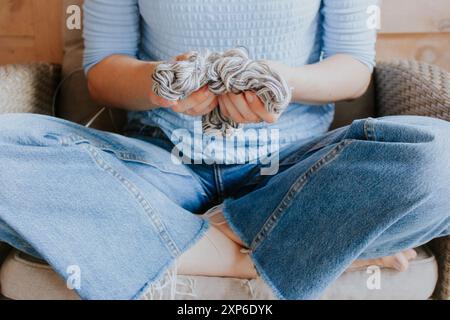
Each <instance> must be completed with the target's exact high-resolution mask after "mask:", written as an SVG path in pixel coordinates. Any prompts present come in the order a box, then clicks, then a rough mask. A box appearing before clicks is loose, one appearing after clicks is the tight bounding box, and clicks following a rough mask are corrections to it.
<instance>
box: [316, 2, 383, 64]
mask: <svg viewBox="0 0 450 320" xmlns="http://www.w3.org/2000/svg"><path fill="white" fill-rule="evenodd" d="M379 2H380V1H379V0H323V7H322V17H323V23H322V44H323V46H322V51H323V57H324V58H327V57H330V56H332V55H335V54H348V55H350V56H352V57H354V58H355V59H357V60H359V61H361V62H362V63H363V64H365V65H366V66H367V67H368V68H369V69H370V70H371V71H372V70H373V68H374V66H375V55H376V54H375V43H376V38H377V30H376V28H375V27H374V25H373V24H371V22H373V20H374V19H373V15H374V14H377V12H376V10H375V11H374V10H373V9H374V8H375V9H376V7H374V6H379Z"/></svg>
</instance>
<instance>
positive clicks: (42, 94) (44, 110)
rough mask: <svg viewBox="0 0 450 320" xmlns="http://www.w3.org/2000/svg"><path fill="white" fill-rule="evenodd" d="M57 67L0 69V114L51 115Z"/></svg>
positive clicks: (24, 65)
mask: <svg viewBox="0 0 450 320" xmlns="http://www.w3.org/2000/svg"><path fill="white" fill-rule="evenodd" d="M60 71H61V67H60V66H59V65H55V64H50V63H30V64H9V65H3V66H0V114H2V113H39V114H45V115H52V114H53V110H52V102H53V96H54V93H55V89H56V87H57V85H58V82H59V77H60Z"/></svg>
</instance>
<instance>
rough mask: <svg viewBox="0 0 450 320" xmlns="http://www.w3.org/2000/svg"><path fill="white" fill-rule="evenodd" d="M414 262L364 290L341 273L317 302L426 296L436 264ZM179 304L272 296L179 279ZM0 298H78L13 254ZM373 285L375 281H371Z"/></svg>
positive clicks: (255, 285) (234, 284)
mask: <svg viewBox="0 0 450 320" xmlns="http://www.w3.org/2000/svg"><path fill="white" fill-rule="evenodd" d="M417 252H418V255H417V257H416V258H415V259H414V260H413V261H411V263H410V267H409V269H408V270H407V271H405V272H397V271H395V270H391V269H383V268H381V269H379V271H380V278H379V279H380V281H379V287H370V288H371V289H369V288H368V286H367V282H368V281H369V283H372V281H370V280H371V279H372V278H371V277H373V274H369V273H368V272H367V269H366V268H360V269H354V270H352V271H348V272H345V273H344V274H343V275H342V276H341V277H340V278H339V279H338V280H337V281H336V282H335V283H334V284H333V285H331V286H330V287H329V288H328V289H327V290H326V292H325V293H324V294H323V296H322V297H321V299H324V300H325V299H326V300H331V299H332V300H349V299H390V300H391V299H408V300H409V299H413V300H423V299H428V298H430V297H431V295H432V293H433V290H434V288H435V286H436V282H437V263H436V259H435V257H434V256H433V254H432V253H431V251H429V250H428V248H427V247H421V248H418V249H417ZM177 278H178V281H177V283H178V286H177V292H178V294H177V295H176V296H175V297H174V298H176V299H180V300H191V299H198V300H211V299H213V300H222V299H223V300H253V299H256V300H271V299H275V297H274V295H273V294H272V292H271V291H270V289H269V288H268V286H267V285H266V284H264V282H263V281H262V280H261V279H257V280H251V281H249V280H241V279H233V278H219V277H193V276H190V277H188V276H178V277H177ZM0 283H1V293H2V295H4V296H5V297H7V298H9V299H17V300H23V299H29V300H41V299H55V300H66V299H67V300H75V299H79V297H78V296H77V295H76V293H75V292H73V291H70V290H69V289H67V287H66V286H65V283H64V281H63V280H62V279H61V278H60V277H59V276H58V275H57V274H56V273H55V272H54V271H53V270H52V269H51V268H50V266H48V265H46V264H45V263H43V262H41V261H37V260H35V259H33V258H31V257H29V256H26V255H24V254H22V253H20V252H18V251H16V250H14V251H13V252H12V253H11V254H10V255H9V256H8V258H7V259H6V261H5V263H4V264H3V266H2V269H1V272H0ZM374 283H375V284H376V282H374ZM153 297H154V298H155V299H169V298H170V297H171V296H170V286H167V287H165V288H164V289H162V291H160V292H157V293H155V294H154V295H153Z"/></svg>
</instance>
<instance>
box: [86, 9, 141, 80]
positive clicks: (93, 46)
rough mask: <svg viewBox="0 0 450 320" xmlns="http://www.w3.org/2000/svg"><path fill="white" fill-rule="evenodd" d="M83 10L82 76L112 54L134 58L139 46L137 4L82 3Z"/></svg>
mask: <svg viewBox="0 0 450 320" xmlns="http://www.w3.org/2000/svg"><path fill="white" fill-rule="evenodd" d="M83 8H84V29H83V37H84V44H85V50H84V58H83V66H84V71H85V73H86V74H87V73H88V71H89V70H90V69H91V68H92V67H93V66H95V65H96V64H97V63H99V62H100V61H102V60H103V59H104V58H106V57H108V56H111V55H113V54H123V55H128V56H131V57H137V55H138V48H139V43H140V14H139V5H138V0H86V1H85V3H84V7H83Z"/></svg>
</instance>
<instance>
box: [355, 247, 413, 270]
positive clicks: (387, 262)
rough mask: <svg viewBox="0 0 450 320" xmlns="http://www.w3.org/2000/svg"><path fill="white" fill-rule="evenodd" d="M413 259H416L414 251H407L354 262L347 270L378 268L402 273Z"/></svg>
mask: <svg viewBox="0 0 450 320" xmlns="http://www.w3.org/2000/svg"><path fill="white" fill-rule="evenodd" d="M415 257H417V252H416V250H414V249H408V250H405V251H402V252H400V253H397V254H396V255H393V256H387V257H382V258H378V259H369V260H356V261H355V262H353V263H352V265H351V266H350V267H349V269H348V270H352V269H356V268H361V267H367V266H380V267H385V268H391V269H395V270H397V271H400V272H402V271H406V270H407V269H408V266H409V261H410V260H412V259H414V258H415Z"/></svg>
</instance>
